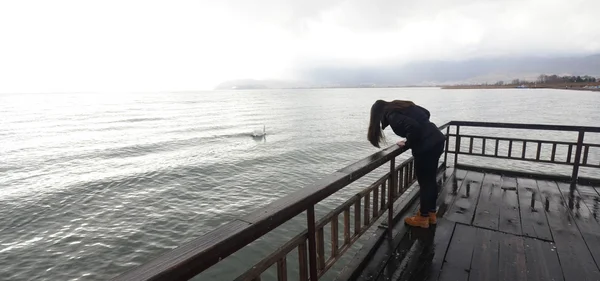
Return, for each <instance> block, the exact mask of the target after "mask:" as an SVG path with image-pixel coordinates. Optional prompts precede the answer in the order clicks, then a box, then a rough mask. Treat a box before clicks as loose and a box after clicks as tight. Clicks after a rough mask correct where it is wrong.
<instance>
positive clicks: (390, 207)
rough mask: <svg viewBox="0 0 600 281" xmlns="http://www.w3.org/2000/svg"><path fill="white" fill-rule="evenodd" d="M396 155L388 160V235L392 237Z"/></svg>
mask: <svg viewBox="0 0 600 281" xmlns="http://www.w3.org/2000/svg"><path fill="white" fill-rule="evenodd" d="M395 171H396V157H394V158H392V160H390V177H391V178H390V185H389V187H388V235H389V236H390V238H392V228H393V226H394V224H393V220H394V199H393V198H394V187H395V186H396V172H395Z"/></svg>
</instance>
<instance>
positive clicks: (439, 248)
mask: <svg viewBox="0 0 600 281" xmlns="http://www.w3.org/2000/svg"><path fill="white" fill-rule="evenodd" d="M455 226H456V223H455V222H452V221H449V220H446V219H444V218H440V219H439V220H438V222H437V225H436V226H435V228H434V235H435V236H434V238H433V245H431V247H433V258H432V259H431V265H430V267H429V270H428V272H429V273H430V275H429V276H428V277H427V279H426V280H428V281H435V280H438V277H439V275H440V272H441V269H442V265H443V264H444V257H445V256H446V251H447V250H448V246H450V240H451V239H452V233H453V232H454V228H455Z"/></svg>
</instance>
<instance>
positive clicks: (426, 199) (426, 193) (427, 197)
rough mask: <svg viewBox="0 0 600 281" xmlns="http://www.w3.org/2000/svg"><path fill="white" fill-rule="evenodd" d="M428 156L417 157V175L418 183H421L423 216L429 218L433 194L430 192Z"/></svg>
mask: <svg viewBox="0 0 600 281" xmlns="http://www.w3.org/2000/svg"><path fill="white" fill-rule="evenodd" d="M427 158H428V157H427V155H418V156H415V175H416V176H417V182H418V183H419V189H420V190H419V199H420V200H419V203H420V209H419V210H420V211H421V216H424V217H426V216H428V213H429V210H431V207H430V206H429V205H430V202H431V192H430V190H429V186H430V183H429V180H428V178H429V176H430V172H429V171H428V170H429V166H431V165H428V162H430V161H428V159H427Z"/></svg>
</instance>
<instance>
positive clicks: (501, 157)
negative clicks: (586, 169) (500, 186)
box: [448, 151, 583, 166]
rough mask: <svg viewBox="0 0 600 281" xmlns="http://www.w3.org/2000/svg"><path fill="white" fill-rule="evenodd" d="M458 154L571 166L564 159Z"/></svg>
mask: <svg viewBox="0 0 600 281" xmlns="http://www.w3.org/2000/svg"><path fill="white" fill-rule="evenodd" d="M448 153H455V152H454V151H448ZM458 154H460V155H468V156H479V157H488V158H498V159H508V160H516V161H529V162H538V163H547V164H560V165H569V166H573V163H567V162H564V161H561V162H559V161H554V162H553V161H550V160H542V159H540V160H537V159H531V158H521V157H515V156H513V157H508V156H503V155H498V156H495V155H487V154H486V155H482V154H479V153H472V154H470V153H468V152H459V153H458ZM581 166H583V165H581Z"/></svg>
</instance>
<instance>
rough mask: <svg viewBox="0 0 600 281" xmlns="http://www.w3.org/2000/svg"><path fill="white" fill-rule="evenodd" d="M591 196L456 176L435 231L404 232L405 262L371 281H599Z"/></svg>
mask: <svg viewBox="0 0 600 281" xmlns="http://www.w3.org/2000/svg"><path fill="white" fill-rule="evenodd" d="M596 188H598V187H596ZM596 188H594V187H592V186H578V189H577V190H576V191H575V192H574V194H570V191H569V184H568V183H562V182H555V181H548V180H534V179H530V178H515V177H506V176H501V175H498V174H492V173H485V174H484V173H480V172H474V171H464V170H458V171H456V174H455V177H454V179H453V180H451V181H450V182H447V183H446V184H445V185H444V187H443V190H442V192H441V194H440V197H441V198H439V200H438V202H441V205H440V213H439V216H441V218H440V219H439V223H438V225H437V226H435V227H432V228H430V229H410V228H409V230H408V232H407V234H406V235H404V238H403V240H407V241H405V242H401V243H399V246H398V249H396V253H397V255H400V256H404V258H401V259H398V260H399V261H398V262H397V264H396V265H393V264H394V263H393V262H389V263H388V266H387V268H386V269H385V270H384V271H383V272H382V273H381V274H380V275H379V276H378V278H375V279H377V280H439V281H449V280H452V281H460V280H464V281H467V280H469V281H473V280H491V281H493V280H498V281H500V280H523V281H525V280H569V281H570V280H573V281H582V280H600V266H599V265H600V223H599V220H598V214H599V212H600V194H599V193H598V191H600V189H596ZM415 208H416V207H415ZM367 279H371V278H367Z"/></svg>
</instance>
